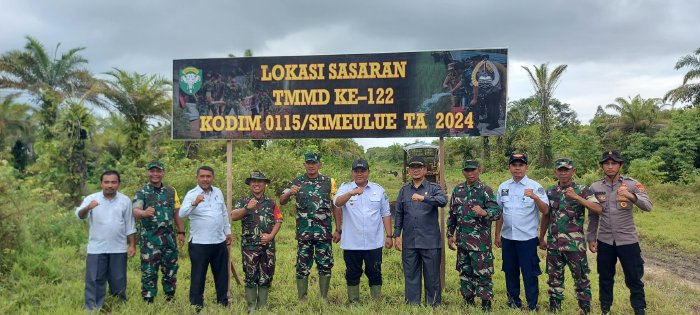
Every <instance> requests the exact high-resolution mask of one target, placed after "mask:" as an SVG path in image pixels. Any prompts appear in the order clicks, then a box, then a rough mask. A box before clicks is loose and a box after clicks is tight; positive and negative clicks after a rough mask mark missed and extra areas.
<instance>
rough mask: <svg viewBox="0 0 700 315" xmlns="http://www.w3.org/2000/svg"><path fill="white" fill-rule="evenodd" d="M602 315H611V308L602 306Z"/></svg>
mask: <svg viewBox="0 0 700 315" xmlns="http://www.w3.org/2000/svg"><path fill="white" fill-rule="evenodd" d="M600 313H601V314H603V315H609V314H610V306H605V305H601V306H600Z"/></svg>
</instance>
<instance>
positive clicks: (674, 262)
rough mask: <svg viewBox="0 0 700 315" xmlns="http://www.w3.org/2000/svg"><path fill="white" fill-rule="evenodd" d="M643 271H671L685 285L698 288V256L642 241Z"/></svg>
mask: <svg viewBox="0 0 700 315" xmlns="http://www.w3.org/2000/svg"><path fill="white" fill-rule="evenodd" d="M642 257H643V258H644V267H645V269H646V270H645V271H646V272H649V273H652V274H663V273H666V272H668V273H672V274H674V275H676V276H678V277H679V278H680V281H681V282H683V283H684V284H686V285H687V286H689V287H691V288H694V289H700V257H698V256H695V255H689V254H686V253H682V252H675V251H672V250H667V249H659V248H655V247H654V248H652V247H649V246H644V244H643V243H642Z"/></svg>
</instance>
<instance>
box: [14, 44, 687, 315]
mask: <svg viewBox="0 0 700 315" xmlns="http://www.w3.org/2000/svg"><path fill="white" fill-rule="evenodd" d="M27 41H28V43H27V45H26V46H25V47H24V49H21V50H12V51H8V52H6V53H3V54H2V55H1V56H0V90H2V91H3V92H6V91H8V90H12V91H20V92H21V93H24V94H23V95H19V96H18V95H16V94H9V93H6V94H3V95H7V96H5V97H2V98H1V99H0V106H1V107H0V204H2V205H4V206H3V207H0V296H2V297H3V298H2V299H0V313H2V314H35V313H56V314H73V313H76V312H79V311H80V310H81V308H82V305H83V288H84V270H85V257H86V253H85V244H86V242H87V225H86V224H85V223H84V222H81V221H79V220H77V219H76V218H75V215H74V208H73V207H74V206H75V205H76V203H77V202H79V201H80V200H81V199H82V198H83V196H85V195H87V194H89V193H91V192H94V191H97V190H98V189H99V188H98V183H97V181H98V178H99V174H100V173H101V172H102V171H103V170H106V169H116V170H118V171H120V172H121V173H122V186H121V188H120V191H121V192H123V193H125V194H126V195H128V196H130V195H133V193H134V191H135V190H136V189H137V188H138V187H139V186H141V185H143V183H144V182H145V181H146V178H145V173H146V171H145V170H144V166H145V165H146V163H147V161H149V160H151V159H154V158H157V159H160V160H161V161H163V162H164V163H165V165H166V177H165V180H164V181H165V183H167V184H169V185H173V186H174V187H175V188H177V189H178V190H179V192H180V196H184V194H185V193H186V192H187V191H188V190H189V189H191V188H192V187H193V186H194V185H195V178H194V174H195V170H196V168H197V167H199V166H200V165H210V166H212V167H213V168H214V169H215V170H216V172H217V173H216V184H217V186H219V187H221V188H225V178H226V169H225V161H226V146H225V144H224V143H223V142H216V141H200V142H192V141H181V142H176V141H171V140H169V138H170V137H169V135H168V133H169V130H170V129H171V124H175V125H177V121H178V116H177V112H176V117H168V116H169V114H168V113H167V111H164V109H165V108H167V106H165V105H167V104H169V103H170V101H171V100H170V99H169V97H168V96H167V93H165V92H166V91H165V89H166V88H167V86H168V82H165V81H163V80H162V78H159V77H157V76H154V75H148V74H138V73H127V72H124V71H122V70H119V69H118V68H115V69H114V71H112V72H110V73H109V74H108V77H109V79H108V80H109V81H100V80H96V79H94V78H93V77H92V76H91V74H90V73H89V72H87V71H86V70H85V69H84V68H83V66H84V64H85V63H86V62H87V60H85V59H84V58H83V57H82V56H80V55H79V53H80V52H81V51H82V50H83V48H74V49H70V50H69V51H67V52H65V53H63V54H61V55H60V57H59V56H58V48H59V47H58V46H57V47H56V51H55V52H53V56H50V54H49V53H48V52H47V51H46V49H45V48H44V46H43V45H42V44H41V43H39V42H38V41H37V40H35V39H33V38H31V37H27ZM250 54H252V52H251V53H250ZM246 55H249V54H248V53H246ZM696 55H697V52H696ZM696 61H697V57H696V56H691V55H689V56H685V57H682V58H681V60H680V61H679V63H678V64H677V65H676V67H677V68H678V69H680V68H685V67H690V68H691V70H690V71H689V72H688V74H686V77H685V78H684V81H683V86H682V87H681V88H679V89H677V90H674V91H675V92H674V91H671V92H669V95H671V96H670V99H671V100H672V101H674V102H675V101H678V102H686V103H689V104H688V106H686V107H684V108H680V109H673V108H671V109H668V108H666V107H664V106H661V104H660V103H659V102H658V101H657V100H656V99H654V98H650V99H643V98H642V97H640V96H636V97H633V98H624V97H622V98H618V99H616V100H614V102H615V104H613V105H610V106H599V108H598V111H597V113H596V115H595V117H594V118H593V119H592V120H591V121H590V123H589V124H587V125H585V124H581V123H580V122H579V120H578V119H577V117H576V115H575V113H574V112H573V111H571V109H570V105H569V104H567V103H565V102H564V101H559V100H556V99H554V98H552V97H551V91H552V89H553V86H555V85H556V81H557V80H558V79H559V75H560V74H561V72H563V69H564V68H565V67H561V66H560V67H556V68H555V69H554V71H553V72H552V73H551V74H550V76H549V77H547V76H546V75H544V74H546V72H547V70H546V69H545V67H544V65H543V66H541V67H540V68H538V67H535V73H532V74H531V78H532V79H533V84H534V83H537V84H536V86H537V87H536V93H539V94H536V95H534V96H533V97H529V98H525V99H521V100H516V101H513V102H512V103H510V105H509V111H508V116H509V125H508V130H507V132H506V135H505V136H504V137H493V139H492V140H495V141H491V142H490V145H489V147H488V150H489V152H490V153H491V154H490V155H488V156H489V157H488V158H487V159H485V160H483V161H482V165H483V166H484V167H485V169H486V172H485V173H484V174H483V176H482V179H483V180H484V181H485V182H486V183H487V184H489V185H490V186H492V187H496V186H497V185H498V184H499V183H500V182H502V181H503V180H505V179H507V178H509V174H508V173H507V172H506V171H505V168H504V165H506V153H508V152H511V151H512V150H515V149H517V150H522V151H525V152H529V153H530V160H531V161H532V162H531V165H532V167H533V168H532V169H530V171H529V176H530V177H531V178H534V179H536V180H538V181H539V182H540V183H542V184H543V185H545V186H546V185H549V184H552V183H554V178H553V174H552V170H550V169H549V167H547V165H548V163H547V161H551V160H552V159H553V158H558V157H571V158H573V159H574V160H575V162H576V166H577V169H578V178H576V181H578V182H581V183H584V184H589V183H591V182H592V181H593V180H595V179H597V178H599V177H600V176H601V174H600V171H599V169H600V168H599V165H598V159H599V157H600V153H601V151H602V150H603V149H608V148H615V149H619V150H621V152H622V154H623V156H624V158H625V159H626V160H627V161H629V163H627V165H626V168H625V172H626V173H627V174H630V175H631V176H633V177H635V178H637V179H639V180H641V181H642V182H643V183H644V184H646V185H647V186H648V189H649V192H650V195H651V197H652V200H653V201H654V210H653V211H652V212H650V213H642V212H640V213H637V214H635V220H636V222H637V224H638V227H639V233H640V235H641V238H642V246H643V247H644V251H645V259H649V260H648V261H650V259H652V258H654V257H662V256H668V257H673V259H676V260H677V262H686V263H687V262H691V263H693V262H697V263H700V261H698V258H697V257H700V234H698V233H696V232H694V231H696V229H695V227H694V224H695V223H696V222H698V221H700V220H699V219H700V211H698V210H700V209H699V208H698V207H700V206H699V205H700V197H699V196H698V194H697V191H698V190H699V189H700V172H698V168H700V107H698V106H697V99H698V97H697V88H696V87H697V84H696V83H693V82H692V80H694V79H696V78H697V70H696V69H697V63H696ZM559 69H561V70H559ZM419 71H420V73H423V74H426V75H437V74H436V73H438V72H439V71H444V70H442V68H439V67H437V66H435V67H431V66H430V65H427V66H425V67H424V68H421V69H419ZM528 72H529V70H528ZM539 72H543V75H540V74H539ZM555 72H556V73H558V75H557V78H554V74H555ZM540 77H542V78H540ZM540 79H543V80H540ZM540 83H542V84H540ZM546 90H548V91H546ZM693 91H695V92H693ZM436 92H439V90H435V89H434V87H431V86H424V87H421V88H420V89H417V90H416V91H414V93H418V94H416V95H414V96H415V97H416V98H420V99H424V98H425V97H426V96H429V95H432V94H434V93H436ZM544 92H546V94H547V95H543V94H542V93H544ZM692 93H696V94H692ZM22 96H25V97H24V98H23V97H22ZM26 96H29V98H27V97H26ZM543 96H546V97H547V100H546V101H543ZM625 97H626V96H625ZM20 100H26V101H20ZM611 101H613V100H611ZM24 102H27V103H24ZM543 104H546V105H543ZM164 106H165V107H164ZM436 106H449V104H447V103H444V101H443V103H441V104H438V105H436ZM96 107H100V108H103V109H106V110H108V114H107V115H96V114H95V112H93V109H94V108H96ZM545 107H546V108H545ZM604 108H608V109H610V110H612V112H610V113H608V112H605V110H604ZM171 119H172V120H171ZM172 121H175V123H173V122H172ZM543 121H546V123H545V124H543V123H542V122H543ZM543 125H549V127H543ZM543 148H545V149H547V150H549V149H548V148H551V151H549V152H550V153H548V152H545V151H547V150H545V151H542V149H543ZM309 150H314V151H319V152H321V154H322V161H323V163H324V166H323V168H322V170H321V172H322V173H324V174H326V175H330V176H333V177H335V178H336V179H337V180H338V182H339V183H340V182H343V181H347V180H349V179H350V171H349V168H350V163H351V161H352V159H354V158H358V157H366V158H367V159H368V160H369V161H370V164H371V175H370V176H371V177H370V179H371V180H372V181H375V182H378V183H379V184H381V185H383V186H384V187H385V188H386V189H387V192H388V194H389V197H390V199H395V198H396V194H397V192H398V190H399V188H400V186H401V185H402V183H401V173H402V172H401V168H402V167H403V166H402V161H403V149H402V146H401V145H398V144H395V145H392V146H389V147H388V148H370V149H369V150H367V152H366V153H365V152H364V150H363V148H362V147H360V146H359V145H358V144H357V143H356V142H354V141H353V140H351V139H312V140H301V139H296V140H276V141H259V142H253V141H236V142H234V143H233V191H234V197H236V196H240V195H242V194H244V193H246V191H247V187H245V186H244V184H243V181H244V178H246V177H247V176H248V174H249V172H250V171H252V170H254V169H260V170H263V171H264V172H265V173H266V174H267V175H268V176H269V177H271V178H272V180H273V182H272V184H271V185H270V186H269V188H268V193H270V194H279V193H280V192H281V190H282V189H283V187H284V186H285V185H286V183H287V181H288V180H290V179H292V178H293V177H294V176H296V175H298V174H299V173H301V172H302V166H301V165H302V161H301V156H302V154H303V153H304V152H306V151H309ZM485 150H486V147H485V146H484V142H482V141H481V139H480V138H448V139H445V161H444V163H443V164H444V166H445V171H446V172H445V177H446V180H447V185H448V188H452V187H453V186H454V185H455V184H456V183H458V182H460V181H462V180H463V178H462V175H461V172H460V163H461V160H462V159H463V157H465V156H472V157H478V156H480V153H481V152H484V151H485ZM540 153H543V154H540ZM536 165H544V166H545V167H541V168H537V167H535V166H536ZM283 213H284V215H285V217H286V223H285V224H284V226H283V228H282V230H281V232H280V234H279V235H278V239H277V241H278V260H277V273H276V277H275V281H274V284H275V287H274V288H273V289H272V292H271V297H270V298H271V299H270V305H271V309H270V312H271V313H294V314H296V313H315V314H320V313H350V314H367V313H401V314H419V313H425V312H430V311H431V310H430V309H426V308H414V307H406V306H404V304H403V277H402V274H401V272H402V271H401V262H400V254H399V253H398V252H397V251H395V250H389V251H385V256H384V265H383V266H384V268H383V269H384V276H385V277H384V281H385V285H384V290H383V291H384V295H385V299H384V301H383V302H382V303H380V304H377V305H375V304H371V303H367V304H363V305H359V306H357V307H353V308H348V307H346V306H345V303H344V301H345V299H346V294H345V285H344V280H343V275H344V263H343V261H342V254H341V252H340V250H339V248H338V246H335V247H334V248H335V249H334V250H335V263H336V267H335V268H334V276H333V281H332V289H331V292H330V305H323V304H322V303H321V302H320V300H319V299H318V293H317V290H316V289H315V288H316V281H317V278H316V276H315V275H313V276H312V287H313V288H314V290H311V296H310V299H309V301H308V302H307V303H301V304H300V303H297V301H296V291H295V287H294V280H293V277H294V263H295V246H296V242H295V240H294V235H293V231H294V229H293V226H294V213H293V208H292V206H291V205H287V206H285V207H283ZM239 231H240V225H239V224H238V223H234V235H236V234H237V233H238V232H239ZM494 253H495V255H496V260H495V261H496V270H497V272H496V274H495V275H494V281H495V291H496V296H497V297H496V302H495V312H494V313H495V314H516V313H520V312H514V311H509V310H506V309H505V287H504V278H503V273H502V272H500V271H499V269H500V261H501V260H500V251H499V250H496V251H495V252H494ZM540 256H541V257H544V253H543V252H540ZM181 257H182V260H181V269H180V273H179V275H180V276H179V288H178V291H177V301H176V302H174V303H172V304H165V303H164V301H163V299H162V297H159V298H158V299H157V304H156V305H154V306H147V305H144V304H143V303H142V302H141V301H140V297H139V291H140V290H139V288H140V272H139V262H138V260H137V259H131V260H130V261H129V271H128V281H129V284H128V295H129V298H130V301H129V302H128V303H127V304H125V305H121V304H118V303H116V304H115V303H114V302H115V301H113V300H112V301H110V303H108V305H107V307H106V309H110V310H111V311H112V312H113V313H116V314H132V313H151V314H166V313H183V312H186V311H184V310H187V309H189V303H188V299H187V292H188V289H189V268H190V266H189V260H188V258H187V250H186V249H183V250H182V256H181ZM232 259H233V261H234V262H235V263H236V265H237V267H238V269H239V271H240V267H241V266H240V252H239V249H238V247H237V246H235V245H234V247H233V248H232ZM446 259H447V279H446V289H445V291H444V301H445V305H444V306H443V307H441V308H439V309H437V310H435V312H436V313H445V314H447V313H455V312H460V311H465V310H463V308H462V306H461V305H462V304H463V303H462V299H461V296H460V295H459V293H458V277H457V273H456V271H454V267H453V266H454V264H455V253H454V252H451V251H447V256H446ZM541 265H542V266H544V260H543V261H542V262H541ZM590 265H591V267H592V268H591V269H592V274H591V279H592V282H593V288H594V292H595V293H594V299H596V298H597V287H598V286H597V274H596V273H595V258H594V256H591V261H590ZM694 270H695V274H696V276H695V278H694V279H698V278H697V273H698V272H697V270H698V269H697V268H696V269H694ZM567 279H568V280H567V281H569V282H567V288H568V289H567V291H566V292H567V296H568V297H567V299H566V300H565V304H564V309H565V314H569V313H572V314H573V313H575V311H576V309H577V307H576V305H575V301H574V298H573V297H572V295H571V292H572V291H573V290H572V287H573V285H572V283H571V282H570V277H568V278H567ZM688 279H691V280H692V279H693V277H690V278H688ZM363 281H364V282H363V283H362V285H361V286H362V294H363V296H366V295H367V283H366V280H363ZM645 282H646V284H647V286H646V289H647V295H648V301H649V313H657V314H667V313H674V314H693V313H697V312H698V310H700V303H698V301H697V296H698V293H699V292H698V286H697V283H691V284H690V285H684V284H683V283H685V282H684V281H682V279H680V278H679V277H678V276H675V275H673V274H671V273H668V272H664V271H663V270H661V271H658V270H656V269H653V270H651V271H650V272H648V273H647V275H646V276H645ZM616 283H617V285H616V287H615V288H616V300H615V304H614V306H613V307H614V310H615V311H616V312H618V313H629V312H630V311H631V309H630V308H629V305H628V302H627V296H628V292H627V289H626V288H625V287H624V281H623V279H622V272H621V271H620V272H619V273H618V278H617V280H616ZM540 287H541V295H540V301H541V304H542V305H544V302H545V301H546V295H545V294H546V277H545V276H542V277H540ZM213 292H214V289H213V285H211V286H209V287H208V288H207V299H206V301H207V303H208V305H209V307H208V308H207V312H209V313H221V314H227V313H230V312H232V311H233V312H234V313H242V312H243V310H244V304H245V303H244V302H243V289H242V287H240V286H236V285H234V287H233V290H232V294H233V301H234V303H233V306H232V310H225V309H220V308H218V307H216V306H213V303H211V301H212V300H213V299H212V296H213ZM597 306H598V304H597V301H594V304H593V307H594V308H596V307H597ZM466 311H467V312H472V311H476V310H466Z"/></svg>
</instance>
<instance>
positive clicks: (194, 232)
mask: <svg viewBox="0 0 700 315" xmlns="http://www.w3.org/2000/svg"><path fill="white" fill-rule="evenodd" d="M198 195H204V200H202V202H200V203H199V204H198V205H197V206H196V207H193V206H192V202H194V200H195V199H196V198H197V196H198ZM179 214H180V217H181V218H187V217H189V219H190V241H191V242H192V243H194V244H218V243H221V242H223V241H225V240H226V236H227V235H231V223H230V221H229V218H228V211H226V200H224V195H223V194H222V193H221V190H220V189H219V188H216V187H214V186H212V187H211V190H210V191H209V193H205V192H204V190H203V189H202V188H201V187H199V186H197V187H195V188H193V189H192V190H190V191H188V192H187V195H185V198H184V199H183V200H182V207H181V208H180V212H179Z"/></svg>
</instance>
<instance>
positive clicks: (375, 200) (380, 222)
mask: <svg viewBox="0 0 700 315" xmlns="http://www.w3.org/2000/svg"><path fill="white" fill-rule="evenodd" d="M333 202H334V203H335V205H336V206H337V207H340V208H341V209H342V217H340V218H339V219H341V221H342V227H343V229H342V231H343V234H341V235H342V237H341V239H340V248H342V249H343V258H344V259H345V266H346V268H347V270H346V272H345V281H346V283H347V291H348V302H349V303H356V302H359V301H360V277H361V276H362V264H363V263H364V265H365V274H366V275H367V280H368V281H369V292H370V296H371V297H372V299H374V300H379V299H380V298H381V292H382V246H384V247H386V248H387V249H389V248H391V247H392V246H393V239H392V233H391V212H390V211H389V198H388V197H387V195H386V192H385V191H384V188H382V186H379V185H378V184H376V183H374V182H370V181H369V163H367V161H366V160H363V159H358V160H355V161H353V162H352V181H351V182H349V183H345V184H343V185H341V186H340V188H339V189H338V193H336V195H335V199H334V200H333Z"/></svg>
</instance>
